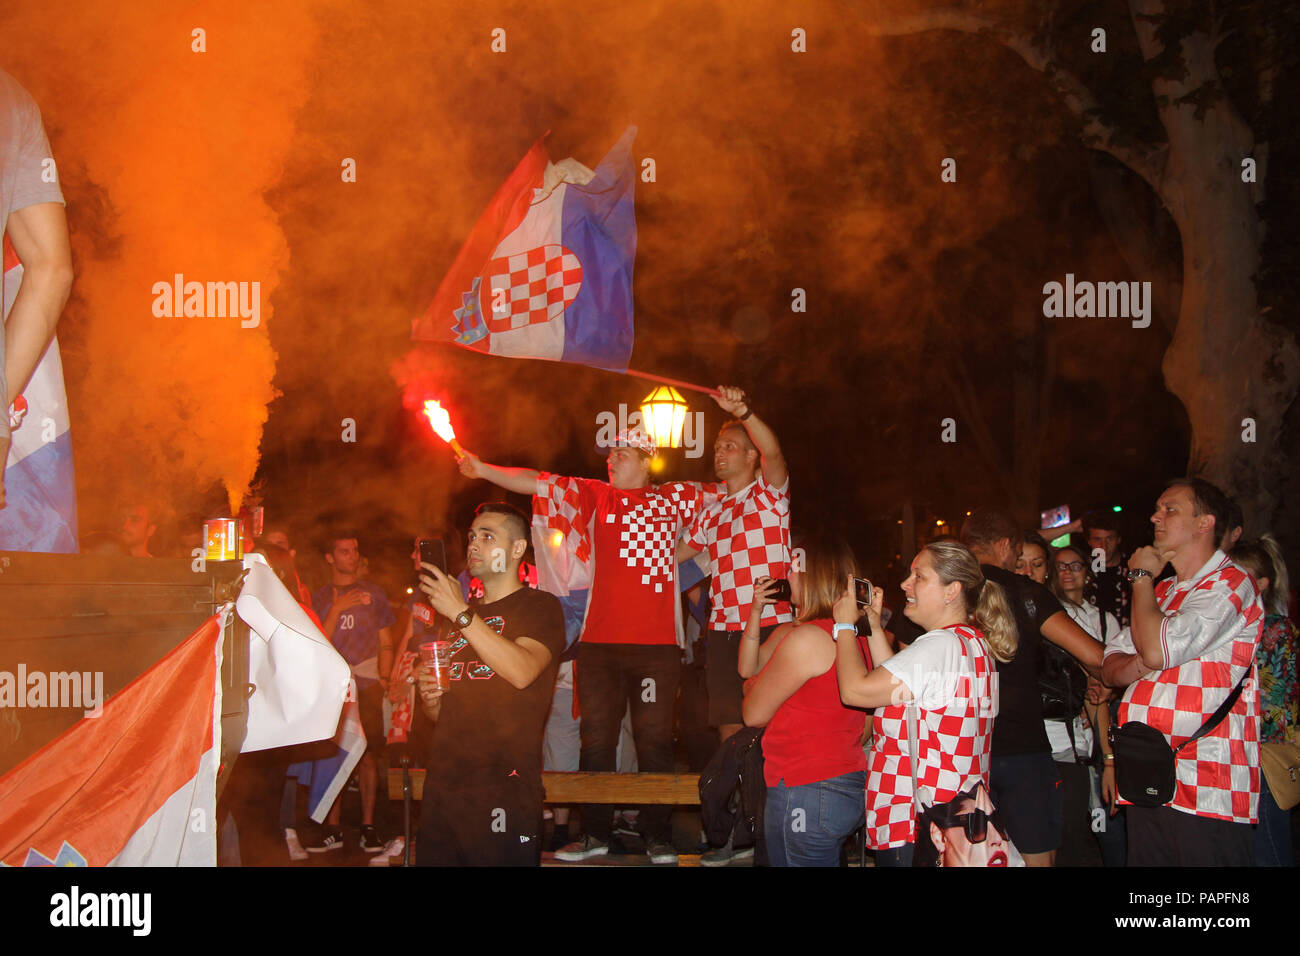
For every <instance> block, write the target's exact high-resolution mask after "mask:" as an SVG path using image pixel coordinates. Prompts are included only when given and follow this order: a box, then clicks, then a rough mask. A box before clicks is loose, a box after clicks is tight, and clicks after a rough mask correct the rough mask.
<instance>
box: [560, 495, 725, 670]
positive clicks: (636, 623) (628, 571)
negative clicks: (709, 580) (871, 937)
mask: <svg viewBox="0 0 1300 956" xmlns="http://www.w3.org/2000/svg"><path fill="white" fill-rule="evenodd" d="M557 483H572V485H571V487H576V488H577V490H578V493H579V495H580V498H581V509H582V513H583V514H590V515H592V516H593V521H592V557H593V566H592V582H591V598H590V604H589V606H588V608H587V621H586V624H585V625H584V626H583V629H582V640H583V641H585V642H587V643H589V644H654V645H675V644H676V643H677V624H676V621H677V601H678V593H677V580H676V577H675V574H674V572H675V569H676V567H677V533H678V531H679V530H680V529H681V528H682V526H683V524H685V523H686V522H688V521H690V520H691V519H692V518H693V517H694V516H695V512H696V510H697V509H698V508H699V506H700V503H701V500H702V497H703V493H702V490H701V488H700V486H699V485H697V484H694V483H692V482H680V481H677V482H670V483H668V484H664V485H649V486H647V487H644V488H632V489H624V490H620V489H617V488H614V487H612V486H611V485H609V484H607V483H605V482H603V481H593V480H590V479H586V478H562V479H557Z"/></svg>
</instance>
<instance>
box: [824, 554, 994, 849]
mask: <svg viewBox="0 0 1300 956" xmlns="http://www.w3.org/2000/svg"><path fill="white" fill-rule="evenodd" d="M846 580H847V579H846ZM848 585H849V591H848V592H847V594H846V595H845V596H844V597H842V598H841V599H840V600H839V601H837V602H836V604H835V621H836V623H837V624H839V623H841V622H842V623H846V624H847V623H851V622H852V621H854V620H855V619H856V617H857V607H856V606H855V603H854V600H853V590H852V582H851V581H849V582H848ZM903 593H904V595H906V597H907V603H906V606H905V607H904V610H903V613H904V614H905V615H906V616H907V617H908V618H909V619H910V620H912V621H913V622H915V623H916V624H918V625H920V626H921V627H923V628H925V630H926V633H925V634H923V635H921V637H919V638H917V639H916V640H915V641H914V642H913V643H912V644H911V645H910V646H908V647H906V648H904V649H903V650H900V651H899V652H898V653H896V654H895V653H893V651H892V650H891V649H890V647H889V645H888V643H887V642H886V640H885V636H884V628H883V627H882V626H881V623H880V608H881V595H880V591H878V590H877V591H876V592H875V594H874V595H873V599H872V602H871V605H870V606H869V607H868V608H867V615H866V616H867V621H868V623H869V624H870V627H871V636H870V638H869V639H868V646H869V648H870V654H871V657H872V658H874V660H875V662H876V665H877V667H876V669H875V670H870V669H869V668H868V665H867V661H866V660H865V659H864V658H863V655H862V653H861V651H860V650H859V649H858V646H857V642H856V641H848V640H845V639H844V637H843V635H840V638H841V639H840V641H839V644H838V647H837V651H836V673H837V675H838V678H839V685H840V698H841V699H842V700H843V701H844V703H846V704H848V705H849V706H851V707H874V708H876V714H875V728H874V731H873V735H872V742H871V756H870V758H869V761H868V780H867V812H866V819H867V845H868V846H870V847H871V848H872V849H873V850H875V851H876V865H877V866H911V865H912V853H913V847H914V845H915V842H916V809H915V804H914V800H913V788H912V780H913V777H915V779H916V782H917V788H918V793H917V796H918V797H919V802H920V804H921V806H922V808H925V807H930V806H933V805H935V804H937V803H947V802H949V801H951V800H953V799H954V798H955V797H957V795H958V794H960V793H962V792H963V791H969V790H971V788H972V787H974V786H975V785H976V784H979V783H983V784H984V785H985V786H987V785H988V775H989V749H990V746H991V744H992V740H993V718H994V716H995V715H996V714H997V704H998V700H997V684H996V681H995V676H994V675H995V672H996V666H995V664H994V661H995V660H998V661H1009V660H1011V658H1012V656H1013V655H1014V654H1015V652H1016V625H1015V619H1014V618H1013V617H1012V616H1011V609H1010V607H1009V606H1008V605H1007V599H1006V595H1005V594H1004V593H1003V591H1002V588H1001V587H999V586H998V585H997V584H995V583H993V582H992V581H987V582H986V581H985V580H984V574H983V572H981V571H980V566H979V562H978V561H977V560H975V556H974V555H973V554H971V553H970V551H969V550H967V549H966V547H965V546H963V545H961V544H958V543H957V542H955V541H936V542H933V543H932V544H928V545H926V546H925V548H924V549H923V550H922V551H921V553H920V554H918V555H917V556H916V559H915V560H913V561H912V573H911V574H910V575H909V576H908V578H907V580H906V581H904V582H903ZM909 711H911V713H910V714H909ZM909 723H910V724H911V725H912V728H911V730H910V731H909V727H908V725H909ZM909 738H910V739H912V740H914V741H915V744H914V745H913V744H912V743H910V742H909ZM913 753H914V754H915V756H916V761H915V763H913V762H912V761H911V760H910V759H909V756H908V755H909V754H913Z"/></svg>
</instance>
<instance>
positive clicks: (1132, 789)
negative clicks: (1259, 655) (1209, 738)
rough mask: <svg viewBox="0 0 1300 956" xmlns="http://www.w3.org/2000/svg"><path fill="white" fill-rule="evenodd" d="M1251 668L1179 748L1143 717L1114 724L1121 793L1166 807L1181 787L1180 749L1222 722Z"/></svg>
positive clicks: (1131, 799)
mask: <svg viewBox="0 0 1300 956" xmlns="http://www.w3.org/2000/svg"><path fill="white" fill-rule="evenodd" d="M1250 672H1251V668H1250V667H1247V668H1246V672H1245V673H1244V674H1242V675H1241V680H1239V681H1237V686H1236V687H1235V688H1234V689H1233V691H1232V693H1231V694H1229V695H1228V698H1227V700H1225V701H1224V702H1223V703H1222V704H1220V705H1219V709H1218V710H1216V711H1215V712H1214V713H1213V714H1211V715H1210V718H1209V720H1207V721H1206V722H1205V723H1203V724H1201V729H1200V730H1198V731H1197V732H1196V733H1194V734H1192V736H1190V737H1188V738H1187V739H1186V740H1184V741H1183V742H1182V743H1181V744H1179V745H1178V749H1177V750H1175V749H1173V748H1171V747H1170V746H1169V744H1168V742H1167V741H1166V740H1165V735H1164V734H1162V733H1161V732H1160V731H1158V730H1156V729H1155V728H1154V727H1152V726H1151V725H1149V724H1144V723H1142V721H1140V720H1130V721H1128V722H1127V723H1125V724H1124V725H1123V726H1122V727H1119V728H1116V727H1115V725H1114V724H1111V726H1110V746H1111V750H1113V751H1114V753H1115V786H1116V788H1117V789H1118V790H1119V795H1120V796H1121V797H1123V798H1124V799H1125V800H1127V801H1128V802H1129V803H1131V804H1133V805H1134V806H1137V807H1163V806H1164V805H1165V804H1166V803H1168V802H1169V801H1170V800H1172V799H1173V798H1174V791H1175V790H1176V789H1177V787H1178V778H1177V775H1176V773H1175V770H1174V761H1175V758H1176V757H1177V755H1178V751H1179V750H1182V749H1183V748H1184V747H1186V746H1187V745H1188V744H1190V743H1193V742H1195V741H1197V740H1199V739H1200V738H1201V737H1204V736H1205V735H1206V734H1208V733H1209V732H1210V731H1211V730H1213V729H1214V728H1215V727H1217V726H1219V724H1220V723H1221V722H1222V721H1223V718H1225V717H1227V716H1228V711H1230V710H1232V708H1233V705H1234V704H1236V703H1237V698H1238V697H1240V696H1241V689H1242V687H1243V686H1244V685H1245V683H1246V678H1247V677H1249V676H1250Z"/></svg>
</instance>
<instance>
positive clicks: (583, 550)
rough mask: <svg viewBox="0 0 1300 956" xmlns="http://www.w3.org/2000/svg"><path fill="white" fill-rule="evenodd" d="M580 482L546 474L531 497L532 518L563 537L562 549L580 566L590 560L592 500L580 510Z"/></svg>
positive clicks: (539, 476) (544, 473)
mask: <svg viewBox="0 0 1300 956" xmlns="http://www.w3.org/2000/svg"><path fill="white" fill-rule="evenodd" d="M582 480H583V479H572V478H561V477H560V476H558V475H552V474H550V473H548V472H545V471H544V472H542V473H541V474H540V475H538V477H537V494H535V495H534V496H533V516H534V517H540V518H542V519H543V520H544V521H545V522H546V527H547V529H548V530H550V531H558V532H560V534H562V535H563V536H564V547H565V548H566V549H567V550H569V551H570V552H571V553H572V554H573V556H574V557H575V558H577V559H578V560H579V561H580V562H582V563H583V564H586V563H587V562H589V561H590V560H591V535H590V534H589V532H588V530H587V526H588V525H589V524H590V523H591V503H592V502H591V499H590V498H588V502H587V508H586V509H585V513H584V509H583V496H582V484H581V482H582Z"/></svg>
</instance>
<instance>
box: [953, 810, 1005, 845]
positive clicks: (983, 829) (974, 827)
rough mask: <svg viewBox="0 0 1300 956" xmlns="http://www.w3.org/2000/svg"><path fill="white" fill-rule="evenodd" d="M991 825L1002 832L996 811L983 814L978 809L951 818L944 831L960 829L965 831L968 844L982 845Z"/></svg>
mask: <svg viewBox="0 0 1300 956" xmlns="http://www.w3.org/2000/svg"><path fill="white" fill-rule="evenodd" d="M990 822H991V823H992V824H993V825H994V826H995V827H997V828H998V831H999V832H1003V831H1002V821H1001V820H1000V819H999V817H998V814H997V811H996V810H995V811H993V812H992V813H985V812H984V811H983V810H981V809H980V808H979V807H976V808H975V809H974V810H971V811H970V812H969V813H959V814H957V815H956V816H954V817H953V818H952V820H951V821H950V822H949V823H948V825H947V826H946V827H944V829H946V830H955V829H956V828H957V827H961V828H962V829H963V830H965V831H966V840H967V842H969V843H983V842H984V841H985V840H987V839H988V836H989V823H990Z"/></svg>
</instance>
